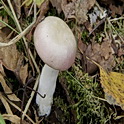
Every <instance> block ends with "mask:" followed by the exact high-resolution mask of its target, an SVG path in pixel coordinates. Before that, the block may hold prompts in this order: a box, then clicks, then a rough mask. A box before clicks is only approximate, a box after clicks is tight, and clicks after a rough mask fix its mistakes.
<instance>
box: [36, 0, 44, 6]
mask: <svg viewBox="0 0 124 124" xmlns="http://www.w3.org/2000/svg"><path fill="white" fill-rule="evenodd" d="M44 1H45V0H35V2H36V4H37V5H38V6H40V5H41V4H42V3H43V2H44Z"/></svg>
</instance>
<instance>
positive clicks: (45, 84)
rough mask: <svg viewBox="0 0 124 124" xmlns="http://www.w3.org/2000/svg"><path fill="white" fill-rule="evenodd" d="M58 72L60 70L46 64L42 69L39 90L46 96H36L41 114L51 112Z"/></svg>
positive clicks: (46, 114)
mask: <svg viewBox="0 0 124 124" xmlns="http://www.w3.org/2000/svg"><path fill="white" fill-rule="evenodd" d="M58 73H59V70H55V69H53V68H51V67H50V66H48V65H46V64H45V65H44V67H43V69H42V72H41V76H40V80H39V87H38V92H39V93H40V94H41V95H42V96H44V95H45V97H44V98H42V97H41V96H40V95H39V94H37V96H36V103H37V104H38V106H39V115H40V116H48V115H49V114H50V111H51V106H52V103H53V94H54V92H55V88H56V79H57V77H58Z"/></svg>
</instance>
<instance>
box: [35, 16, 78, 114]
mask: <svg viewBox="0 0 124 124" xmlns="http://www.w3.org/2000/svg"><path fill="white" fill-rule="evenodd" d="M34 45H35V48H36V51H37V53H38V55H39V56H40V58H41V59H42V60H43V62H44V63H45V65H44V67H43V68H42V72H41V76H40V80H39V86H38V92H39V93H40V94H41V95H42V96H44V95H45V97H44V98H42V97H41V96H40V95H39V94H37V95H36V103H37V105H38V106H39V116H48V115H49V114H50V111H51V105H52V103H53V94H54V92H55V88H56V80H57V77H58V73H59V71H64V70H67V69H69V68H70V67H71V66H72V64H73V63H74V60H75V55H76V49H77V44H76V40H75V37H74V35H73V33H72V31H71V29H70V28H69V27H68V25H67V24H66V23H65V22H64V21H63V20H62V19H60V18H58V17H54V16H48V17H46V18H45V19H44V20H43V21H42V22H41V23H39V24H38V26H37V27H36V29H35V31H34Z"/></svg>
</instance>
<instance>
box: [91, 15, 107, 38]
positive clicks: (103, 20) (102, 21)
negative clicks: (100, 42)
mask: <svg viewBox="0 0 124 124" xmlns="http://www.w3.org/2000/svg"><path fill="white" fill-rule="evenodd" d="M106 18H107V16H106V17H105V18H103V19H102V20H101V21H100V22H99V24H98V25H97V26H96V27H95V28H94V29H93V30H92V31H91V32H90V33H89V36H90V35H91V34H92V33H93V32H94V31H95V30H96V29H97V28H98V27H99V26H100V25H101V24H103V23H104V22H105V20H106Z"/></svg>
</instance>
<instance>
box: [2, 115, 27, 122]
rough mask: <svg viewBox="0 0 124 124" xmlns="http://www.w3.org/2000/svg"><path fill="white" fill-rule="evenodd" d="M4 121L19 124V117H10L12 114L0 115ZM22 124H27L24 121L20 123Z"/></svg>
mask: <svg viewBox="0 0 124 124" xmlns="http://www.w3.org/2000/svg"><path fill="white" fill-rule="evenodd" d="M2 116H3V118H4V119H5V120H9V121H11V122H12V123H13V124H19V123H20V117H18V116H17V115H12V114H3V115H2ZM22 124H29V123H27V122H26V121H24V120H23V121H22Z"/></svg>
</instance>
